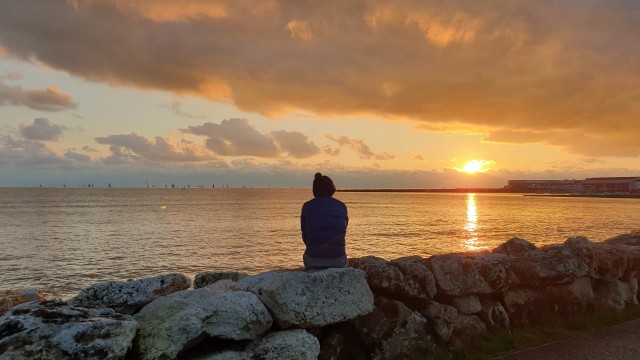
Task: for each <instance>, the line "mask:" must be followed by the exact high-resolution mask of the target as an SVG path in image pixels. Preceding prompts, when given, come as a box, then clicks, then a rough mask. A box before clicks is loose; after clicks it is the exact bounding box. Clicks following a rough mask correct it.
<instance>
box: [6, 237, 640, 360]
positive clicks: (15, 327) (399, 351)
mask: <svg viewBox="0 0 640 360" xmlns="http://www.w3.org/2000/svg"><path fill="white" fill-rule="evenodd" d="M638 274H640V234H639V233H630V234H624V235H619V236H616V237H613V238H610V239H608V240H606V241H604V242H600V243H595V242H591V241H590V240H589V239H587V238H585V237H571V238H569V239H567V240H566V241H565V242H564V243H562V244H552V245H546V246H542V247H537V246H535V245H534V244H532V243H530V242H528V241H526V240H524V239H519V238H512V239H510V240H509V241H507V242H505V243H503V244H501V245H500V246H498V247H496V248H495V249H492V250H491V251H483V252H472V253H454V254H444V255H434V256H431V257H429V258H423V257H419V256H411V257H404V258H399V259H394V260H385V259H382V258H378V257H373V256H365V257H361V258H354V259H351V260H350V267H349V268H346V269H328V270H323V271H316V272H307V271H304V270H301V269H289V270H276V271H269V272H265V273H260V274H257V275H247V274H244V273H238V272H204V273H200V274H198V275H197V276H196V277H195V279H194V281H193V289H191V287H192V281H191V279H189V278H188V277H186V276H184V275H182V274H170V275H162V276H156V277H152V278H146V279H138V280H131V281H116V282H104V283H98V284H95V285H92V286H90V287H88V288H86V289H84V290H82V291H81V292H80V293H79V294H78V295H76V296H75V297H73V298H71V299H69V300H68V301H66V302H41V301H33V302H29V303H25V304H22V305H18V306H16V307H13V308H11V309H10V310H9V311H8V312H7V313H6V314H5V315H4V316H3V317H0V329H1V331H0V358H1V357H6V358H10V359H29V358H34V357H39V356H45V355H47V356H53V357H54V358H57V357H60V358H62V357H65V356H67V357H78V358H84V357H98V356H99V357H101V358H110V359H124V358H125V357H126V358H128V359H179V358H196V359H249V358H259V359H280V358H288V359H316V358H319V359H425V358H429V355H430V354H433V353H434V350H435V349H436V348H437V347H441V348H450V347H452V346H456V345H459V344H462V343H464V342H466V341H468V340H469V339H470V338H472V337H474V336H477V335H479V334H482V333H484V332H488V331H494V330H498V329H502V330H506V331H509V330H510V329H514V328H523V327H527V326H531V325H535V324H543V323H545V322H546V321H548V320H549V319H555V318H566V319H570V318H572V317H575V316H579V315H581V314H585V313H595V312H616V311H621V310H624V309H625V308H627V307H634V306H637V305H638ZM63 329H64V331H62V330H63Z"/></svg>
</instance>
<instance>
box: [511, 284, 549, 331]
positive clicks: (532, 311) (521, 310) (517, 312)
mask: <svg viewBox="0 0 640 360" xmlns="http://www.w3.org/2000/svg"><path fill="white" fill-rule="evenodd" d="M503 295H504V296H503V298H504V306H505V308H506V310H507V314H509V319H510V321H511V323H512V324H514V325H529V324H530V323H535V321H536V320H542V318H541V315H542V311H541V310H542V309H541V307H542V305H541V304H542V303H543V301H544V296H543V295H542V293H540V292H539V291H536V290H531V289H510V290H507V291H506V292H505V293H504V294H503Z"/></svg>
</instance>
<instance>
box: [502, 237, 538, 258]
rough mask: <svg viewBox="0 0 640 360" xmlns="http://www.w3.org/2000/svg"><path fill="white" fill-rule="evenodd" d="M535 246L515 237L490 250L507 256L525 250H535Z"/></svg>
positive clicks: (518, 253)
mask: <svg viewBox="0 0 640 360" xmlns="http://www.w3.org/2000/svg"><path fill="white" fill-rule="evenodd" d="M536 249H537V247H536V246H535V245H533V244H532V243H530V242H528V241H527V240H524V239H520V238H517V237H514V238H511V239H509V240H507V242H505V243H504V244H502V245H500V246H498V247H497V248H495V249H493V251H491V252H492V253H494V254H504V255H508V256H516V255H520V254H522V253H525V252H529V251H533V250H536Z"/></svg>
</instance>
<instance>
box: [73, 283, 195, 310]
mask: <svg viewBox="0 0 640 360" xmlns="http://www.w3.org/2000/svg"><path fill="white" fill-rule="evenodd" d="M190 286H191V280H189V278H187V277H186V276H184V275H182V274H169V275H160V276H154V277H151V278H146V279H138V280H130V281H108V282H103V283H98V284H94V285H91V286H89V287H88V288H86V289H84V290H82V291H81V292H80V294H78V295H77V296H76V297H74V298H73V299H71V300H70V301H69V303H70V304H73V305H77V306H97V307H110V308H112V309H114V310H115V311H117V312H119V313H122V314H128V315H132V314H135V313H136V312H137V311H139V310H140V309H141V308H142V307H144V306H145V305H146V304H148V303H150V302H152V301H153V300H155V299H157V298H159V297H161V296H165V295H169V294H171V293H174V292H176V291H180V290H184V289H188V288H189V287H190Z"/></svg>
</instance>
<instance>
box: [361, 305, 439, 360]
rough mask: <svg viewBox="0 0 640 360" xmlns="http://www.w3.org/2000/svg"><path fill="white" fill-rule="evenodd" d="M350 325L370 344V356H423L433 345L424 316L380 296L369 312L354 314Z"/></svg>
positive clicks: (410, 357)
mask: <svg viewBox="0 0 640 360" xmlns="http://www.w3.org/2000/svg"><path fill="white" fill-rule="evenodd" d="M354 325H355V328H356V330H357V331H358V333H359V334H360V337H361V338H362V339H363V340H364V341H365V343H367V344H368V345H369V346H370V347H373V348H374V351H373V355H372V359H413V358H416V359H423V358H424V357H425V356H426V355H428V354H429V353H432V352H433V349H434V347H435V344H434V343H433V341H432V339H431V336H430V335H429V333H428V332H427V330H426V327H427V320H426V319H425V318H424V317H422V315H420V314H419V313H417V312H414V311H411V310H410V309H409V308H407V307H406V306H405V305H404V304H403V303H401V302H399V301H394V300H387V299H384V298H380V300H379V303H378V304H377V306H376V308H375V309H374V310H373V312H371V313H369V314H367V315H365V316H362V317H359V318H357V319H356V320H355V321H354Z"/></svg>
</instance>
